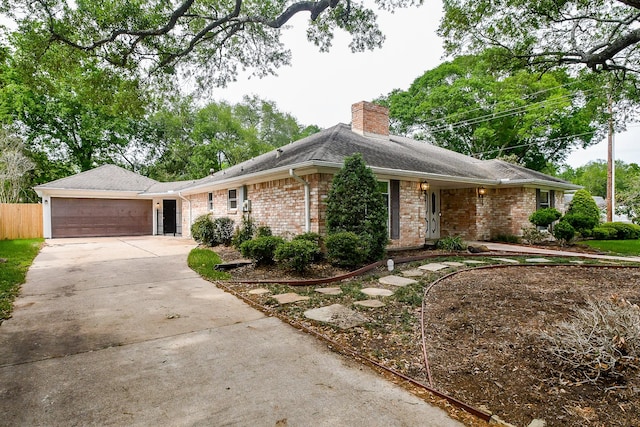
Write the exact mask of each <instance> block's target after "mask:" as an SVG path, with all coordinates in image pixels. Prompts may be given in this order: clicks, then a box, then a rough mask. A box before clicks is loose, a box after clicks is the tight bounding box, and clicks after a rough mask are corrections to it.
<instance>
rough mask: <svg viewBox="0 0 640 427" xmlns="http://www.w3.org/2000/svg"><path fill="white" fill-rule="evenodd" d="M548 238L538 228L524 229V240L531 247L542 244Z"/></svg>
mask: <svg viewBox="0 0 640 427" xmlns="http://www.w3.org/2000/svg"><path fill="white" fill-rule="evenodd" d="M546 238H547V235H546V234H544V233H543V232H541V231H540V230H538V227H526V228H524V227H523V228H522V240H524V241H525V242H526V243H528V244H530V245H537V244H539V243H542V242H543V241H544V240H545V239H546Z"/></svg>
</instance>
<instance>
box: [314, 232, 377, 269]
mask: <svg viewBox="0 0 640 427" xmlns="http://www.w3.org/2000/svg"><path fill="white" fill-rule="evenodd" d="M325 244H326V246H327V258H329V262H330V263H331V264H333V265H335V266H339V267H348V268H353V267H360V266H362V265H363V264H364V263H365V261H366V260H367V255H368V253H369V251H368V250H367V249H366V248H365V242H364V240H363V239H362V238H361V237H360V236H358V235H357V234H356V233H354V232H352V231H343V232H340V233H334V234H330V235H329V236H327V238H326V241H325Z"/></svg>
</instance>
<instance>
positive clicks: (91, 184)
mask: <svg viewBox="0 0 640 427" xmlns="http://www.w3.org/2000/svg"><path fill="white" fill-rule="evenodd" d="M157 183H158V181H155V180H153V179H151V178H147V177H145V176H142V175H139V174H137V173H135V172H131V171H129V170H126V169H123V168H121V167H119V166H116V165H102V166H99V167H97V168H95V169H91V170H88V171H85V172H80V173H78V174H75V175H71V176H68V177H66V178H61V179H58V180H56V181H51V182H48V183H46V184H42V185H39V186H37V187H35V188H36V189H43V190H44V189H65V190H98V191H132V192H141V191H145V190H146V189H148V188H149V187H151V186H152V185H154V184H157Z"/></svg>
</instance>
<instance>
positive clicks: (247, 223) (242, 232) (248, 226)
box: [232, 215, 256, 250]
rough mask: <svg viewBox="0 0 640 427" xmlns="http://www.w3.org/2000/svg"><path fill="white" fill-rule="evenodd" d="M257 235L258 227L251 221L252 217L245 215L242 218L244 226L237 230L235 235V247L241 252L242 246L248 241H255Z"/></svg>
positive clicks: (233, 241)
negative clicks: (254, 237)
mask: <svg viewBox="0 0 640 427" xmlns="http://www.w3.org/2000/svg"><path fill="white" fill-rule="evenodd" d="M254 234H256V225H255V223H254V222H253V220H252V219H251V217H250V216H248V215H245V216H243V217H242V224H241V225H240V227H238V228H236V231H235V234H234V235H233V240H232V243H233V246H234V247H235V248H236V249H238V250H240V246H241V245H242V244H243V243H244V242H246V241H248V240H251V239H253V235H254Z"/></svg>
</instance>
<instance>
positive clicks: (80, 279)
mask: <svg viewBox="0 0 640 427" xmlns="http://www.w3.org/2000/svg"><path fill="white" fill-rule="evenodd" d="M192 247H194V244H193V242H192V241H191V240H187V239H180V238H165V237H153V238H151V237H146V238H101V239H61V240H50V241H47V244H46V246H45V247H44V248H43V250H42V251H41V253H40V254H39V255H38V257H37V258H36V260H35V262H34V264H33V266H32V268H31V269H30V271H29V274H28V276H27V283H26V284H25V285H23V287H22V294H21V296H20V297H19V298H18V299H17V300H16V305H15V310H14V316H13V318H11V319H9V320H7V321H5V322H4V323H3V324H2V325H1V326H0V414H1V416H0V425H7V426H35V425H42V426H45V425H46V426H58V425H59V426H62V425H64V426H73V425H83V426H85V425H126V426H131V425H145V426H146V425H153V426H159V425H162V426H183V425H189V426H193V425H201V426H221V425H225V426H227V425H239V426H275V425H281V426H284V425H289V426H310V425H314V426H394V425H397V426H400V425H402V426H413V425H420V426H454V425H460V424H458V423H457V422H455V421H453V420H451V419H450V418H449V417H448V416H447V415H446V413H444V412H443V411H441V410H440V409H437V408H434V407H432V406H430V405H428V404H426V403H424V402H423V401H421V400H420V399H418V398H416V397H414V396H413V395H412V394H410V393H408V392H406V391H404V390H403V389H401V388H398V387H396V386H394V385H393V384H391V383H389V382H386V381H384V380H383V379H382V378H380V377H379V376H378V375H376V374H375V373H373V372H372V371H370V370H369V369H367V368H365V367H363V366H361V365H359V364H357V363H355V362H352V361H351V360H349V359H346V358H343V357H342V356H340V355H337V354H335V353H332V352H331V351H329V350H328V349H327V348H326V346H324V345H322V344H321V343H319V342H318V341H316V340H315V339H314V338H312V337H310V336H307V335H306V334H303V333H301V332H299V331H297V330H295V329H293V328H291V327H290V326H288V325H286V324H284V323H282V322H280V321H279V320H277V319H274V318H270V317H265V316H264V315H263V314H262V313H260V312H258V311H256V310H254V309H252V308H250V307H249V306H247V305H246V304H244V303H242V302H241V301H239V300H238V299H236V298H235V297H233V296H231V295H229V294H226V293H224V292H222V291H221V290H219V289H217V288H216V287H215V286H213V285H212V284H211V283H209V282H207V281H204V280H202V279H201V278H200V277H199V276H198V275H197V274H195V273H194V272H193V271H192V270H190V269H189V268H188V267H187V265H186V257H187V254H188V252H189V250H190V249H191V248H192Z"/></svg>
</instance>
